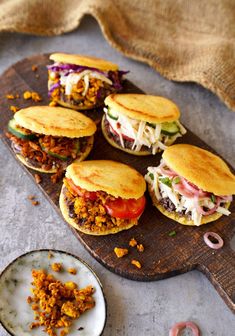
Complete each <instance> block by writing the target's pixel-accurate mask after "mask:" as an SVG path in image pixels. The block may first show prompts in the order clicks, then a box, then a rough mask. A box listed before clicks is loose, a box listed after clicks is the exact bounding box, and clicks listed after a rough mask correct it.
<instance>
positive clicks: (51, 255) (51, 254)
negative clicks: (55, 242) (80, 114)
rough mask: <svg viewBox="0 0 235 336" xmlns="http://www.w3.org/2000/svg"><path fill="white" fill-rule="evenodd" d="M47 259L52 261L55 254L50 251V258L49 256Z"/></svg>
mask: <svg viewBox="0 0 235 336" xmlns="http://www.w3.org/2000/svg"><path fill="white" fill-rule="evenodd" d="M47 257H48V259H51V258H53V257H54V254H53V253H52V252H51V251H49V252H48V256H47Z"/></svg>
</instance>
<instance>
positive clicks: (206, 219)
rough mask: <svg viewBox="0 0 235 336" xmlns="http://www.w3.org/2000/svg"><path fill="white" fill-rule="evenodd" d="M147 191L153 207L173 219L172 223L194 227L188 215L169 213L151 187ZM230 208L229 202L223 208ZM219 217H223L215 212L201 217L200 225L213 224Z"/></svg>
mask: <svg viewBox="0 0 235 336" xmlns="http://www.w3.org/2000/svg"><path fill="white" fill-rule="evenodd" d="M148 190H149V194H150V197H151V199H152V201H153V205H155V207H156V208H157V209H158V210H159V211H160V212H161V213H162V214H163V215H165V216H166V217H168V218H171V219H173V220H174V221H176V222H178V223H180V224H183V225H190V226H196V225H195V224H194V222H193V220H192V219H190V217H189V216H188V215H184V214H180V213H177V212H176V211H169V210H167V209H166V208H165V207H164V206H163V205H162V204H161V203H160V202H159V201H158V200H157V198H156V196H155V193H154V191H153V190H152V188H151V186H148ZM229 206H230V202H227V203H226V205H225V208H226V209H228V208H229ZM221 216H223V215H222V214H221V213H219V212H215V213H213V214H212V215H208V216H202V220H201V224H200V225H203V224H207V223H210V222H214V221H215V220H217V219H218V218H220V217H221Z"/></svg>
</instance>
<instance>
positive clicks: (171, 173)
mask: <svg viewBox="0 0 235 336" xmlns="http://www.w3.org/2000/svg"><path fill="white" fill-rule="evenodd" d="M164 166H167V165H166V164H165V162H162V163H161V164H160V166H159V169H160V171H161V173H162V174H163V175H167V176H172V177H174V176H178V174H176V172H174V171H173V170H171V169H170V168H169V167H167V168H168V169H165V168H163V167H164Z"/></svg>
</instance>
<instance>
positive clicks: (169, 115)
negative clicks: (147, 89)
mask: <svg viewBox="0 0 235 336" xmlns="http://www.w3.org/2000/svg"><path fill="white" fill-rule="evenodd" d="M105 104H106V105H107V106H109V107H111V108H113V109H114V110H115V111H117V112H120V113H122V114H124V115H126V116H127V117H130V118H133V119H137V120H142V121H146V122H149V123H155V124H158V123H163V122H171V121H175V120H177V119H179V117H180V111H179V109H178V107H177V106H176V105H175V103H173V102H172V101H171V100H169V99H167V98H164V97H158V96H151V95H145V94H129V93H127V94H121V93H120V94H115V93H114V94H111V95H109V96H108V97H106V98H105Z"/></svg>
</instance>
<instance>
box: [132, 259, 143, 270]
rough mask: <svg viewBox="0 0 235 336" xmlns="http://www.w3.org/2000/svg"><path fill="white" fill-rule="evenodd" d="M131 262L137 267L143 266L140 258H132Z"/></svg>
mask: <svg viewBox="0 0 235 336" xmlns="http://www.w3.org/2000/svg"><path fill="white" fill-rule="evenodd" d="M131 264H132V265H134V266H135V267H137V268H141V267H142V266H141V263H140V262H139V261H138V260H135V259H132V260H131Z"/></svg>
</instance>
